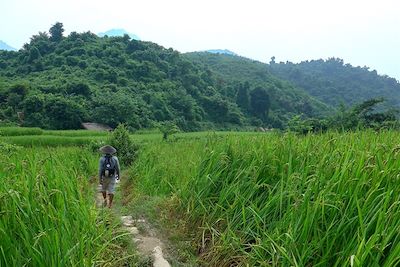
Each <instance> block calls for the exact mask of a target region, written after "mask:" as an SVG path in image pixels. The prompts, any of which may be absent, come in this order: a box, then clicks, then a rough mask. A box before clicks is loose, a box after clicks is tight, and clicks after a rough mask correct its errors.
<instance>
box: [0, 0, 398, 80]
mask: <svg viewBox="0 0 400 267" xmlns="http://www.w3.org/2000/svg"><path fill="white" fill-rule="evenodd" d="M399 11H400V1H395V0H376V1H372V0H363V1H361V0H329V1H328V0H273V1H272V0H264V1H262V0H246V1H238V0H230V1H229V0H201V1H199V0H140V1H139V0H130V1H129V0H112V1H109V0H108V1H105V0H0V40H3V41H5V42H6V43H8V44H9V45H11V46H13V47H15V48H21V46H22V45H23V44H24V43H26V42H29V39H30V37H31V36H32V35H34V34H37V33H38V32H39V31H42V32H43V31H48V30H49V28H50V27H51V26H52V25H53V24H54V23H55V22H62V23H63V25H64V29H65V34H69V33H70V32H71V31H76V32H85V31H91V32H93V33H99V32H104V31H107V30H109V29H112V28H123V29H125V30H127V31H128V32H131V33H133V34H136V35H138V36H139V37H140V39H141V40H144V41H152V42H155V43H158V44H160V45H162V46H164V47H166V48H170V47H171V48H173V49H175V50H178V51H180V52H190V51H202V50H208V49H229V50H231V51H233V52H235V53H237V54H239V55H241V56H244V57H248V58H252V59H255V60H259V61H261V62H269V61H270V58H271V57H272V56H275V57H276V59H275V60H276V61H277V62H280V61H283V62H286V61H291V62H300V61H304V60H312V59H320V58H322V59H328V58H330V57H339V58H342V59H343V60H344V62H345V63H350V64H352V65H353V66H361V67H364V66H367V67H370V69H371V70H377V72H378V73H379V74H382V75H389V76H391V77H394V78H396V79H397V80H400V51H399V49H400V15H399V14H398V12H399Z"/></svg>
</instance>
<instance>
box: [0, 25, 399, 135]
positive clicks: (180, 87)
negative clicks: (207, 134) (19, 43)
mask: <svg viewBox="0 0 400 267" xmlns="http://www.w3.org/2000/svg"><path fill="white" fill-rule="evenodd" d="M63 31H64V29H63V24H62V23H56V24H54V25H53V26H52V27H51V28H50V30H49V33H47V32H39V33H38V34H37V35H34V36H32V37H31V39H30V41H29V43H26V44H25V45H24V46H23V48H22V49H20V50H19V51H17V52H14V51H0V123H1V124H7V123H14V124H19V125H22V126H31V127H32V126H33V127H40V128H44V129H78V128H80V127H81V123H82V122H88V121H90V122H97V123H103V124H107V125H109V126H111V127H116V126H117V125H118V124H119V123H125V124H126V125H127V126H128V127H129V128H130V129H140V128H154V127H160V125H163V124H165V123H173V124H175V125H177V126H178V127H179V129H180V130H183V131H193V130H201V129H233V128H242V129H243V128H246V127H249V126H263V127H273V128H287V127H288V122H290V120H291V119H292V118H293V117H294V116H296V115H301V117H302V119H310V118H315V117H321V116H326V115H327V114H332V113H333V112H334V110H335V107H334V104H335V103H333V102H332V101H326V99H325V98H321V97H319V96H318V95H315V94H314V95H315V97H313V96H310V94H312V93H310V94H309V93H308V92H306V91H304V90H303V89H304V86H300V85H299V86H298V85H297V84H296V83H294V82H293V81H291V80H290V79H289V80H290V81H286V80H284V79H287V77H283V78H284V79H281V78H277V76H275V73H276V71H275V70H272V69H271V67H268V66H271V65H266V64H262V63H260V62H256V61H252V60H249V59H245V58H242V57H238V56H232V55H218V54H211V53H189V54H180V53H179V52H177V51H175V50H173V49H171V48H170V49H166V48H164V47H161V46H159V45H157V44H155V43H151V42H143V41H138V40H134V39H131V38H130V37H129V36H128V35H125V36H123V37H107V36H105V37H101V38H100V37H98V36H97V35H95V34H93V33H91V32H85V33H76V32H72V33H70V34H69V35H68V36H64V35H63ZM326 64H327V63H326ZM378 78H379V79H388V78H385V77H383V78H382V77H380V76H378ZM310 86H315V88H314V87H313V88H314V90H318V88H319V87H318V86H319V85H314V84H311V85H310ZM393 86H398V83H396V82H393ZM349 90H350V89H349ZM391 90H392V89H390V90H389V89H387V88H386V87H384V88H383V89H382V90H381V91H378V92H377V94H379V95H382V96H391V95H390V92H392V91H391ZM360 91H362V90H361V89H360ZM359 94H362V92H360V93H359ZM312 95H313V94H312ZM317 98H319V99H320V100H318V99H317ZM362 100H363V99H362ZM353 102H354V103H356V102H357V99H355V100H353Z"/></svg>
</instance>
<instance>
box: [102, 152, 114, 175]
mask: <svg viewBox="0 0 400 267" xmlns="http://www.w3.org/2000/svg"><path fill="white" fill-rule="evenodd" d="M114 174H115V160H114V159H113V157H112V156H111V155H106V156H105V157H104V162H103V176H104V177H111V176H114Z"/></svg>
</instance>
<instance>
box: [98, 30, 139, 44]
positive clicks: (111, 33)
mask: <svg viewBox="0 0 400 267" xmlns="http://www.w3.org/2000/svg"><path fill="white" fill-rule="evenodd" d="M125 34H127V35H129V37H131V38H132V39H135V40H138V41H139V40H140V38H139V36H137V35H136V34H133V33H130V32H127V31H126V30H124V29H111V30H108V31H105V32H99V33H98V34H97V36H99V37H104V36H106V35H107V36H109V37H117V36H124V35H125Z"/></svg>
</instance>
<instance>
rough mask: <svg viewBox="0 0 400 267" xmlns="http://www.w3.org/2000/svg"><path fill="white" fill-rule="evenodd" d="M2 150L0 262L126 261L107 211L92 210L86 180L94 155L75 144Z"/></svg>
mask: <svg viewBox="0 0 400 267" xmlns="http://www.w3.org/2000/svg"><path fill="white" fill-rule="evenodd" d="M2 148H3V150H4V146H2ZM1 152H2V153H1V154H0V164H1V167H0V233H1V234H0V235H1V238H0V266H100V265H102V266H103V265H110V266H119V265H118V264H119V263H120V262H121V261H122V262H123V261H124V259H123V258H121V256H125V255H123V253H120V252H114V250H116V249H118V248H119V247H118V246H119V245H118V244H119V243H120V242H121V240H122V239H123V237H122V236H123V234H122V232H121V231H120V230H118V227H117V225H116V224H115V223H114V220H113V218H112V216H111V214H109V213H107V212H106V211H104V210H97V209H96V207H95V203H94V196H95V195H94V190H93V186H92V185H91V184H90V183H89V177H90V175H92V174H93V173H96V168H97V160H98V159H97V156H98V155H94V154H92V153H90V152H89V151H82V150H81V149H79V148H49V149H46V148H40V147H39V148H12V147H9V148H8V149H7V151H1ZM121 265H123V264H121Z"/></svg>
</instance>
